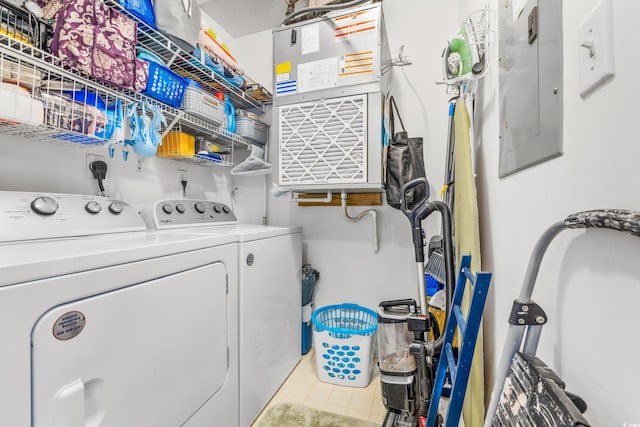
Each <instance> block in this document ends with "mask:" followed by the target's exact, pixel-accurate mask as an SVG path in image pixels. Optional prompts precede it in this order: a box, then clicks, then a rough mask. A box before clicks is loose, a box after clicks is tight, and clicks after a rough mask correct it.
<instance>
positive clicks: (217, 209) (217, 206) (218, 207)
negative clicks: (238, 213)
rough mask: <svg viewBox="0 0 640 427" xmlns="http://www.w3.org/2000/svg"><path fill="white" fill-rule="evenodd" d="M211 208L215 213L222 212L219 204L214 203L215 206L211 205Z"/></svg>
mask: <svg viewBox="0 0 640 427" xmlns="http://www.w3.org/2000/svg"><path fill="white" fill-rule="evenodd" d="M213 210H214V211H216V213H220V212H222V208H221V207H220V205H215V206H214V207H213Z"/></svg>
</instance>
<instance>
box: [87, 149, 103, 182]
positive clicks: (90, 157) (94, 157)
mask: <svg viewBox="0 0 640 427" xmlns="http://www.w3.org/2000/svg"><path fill="white" fill-rule="evenodd" d="M96 160H101V161H103V162H105V163H107V165H108V164H109V163H108V162H107V159H106V157H104V156H103V155H100V154H89V153H87V164H86V166H85V169H84V170H85V172H86V174H87V178H89V179H94V178H93V172H91V168H90V167H89V166H90V165H91V162H95V161H96Z"/></svg>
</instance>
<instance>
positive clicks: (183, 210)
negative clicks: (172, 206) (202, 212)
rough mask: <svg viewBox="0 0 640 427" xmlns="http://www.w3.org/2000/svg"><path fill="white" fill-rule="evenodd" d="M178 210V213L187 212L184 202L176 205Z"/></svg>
mask: <svg viewBox="0 0 640 427" xmlns="http://www.w3.org/2000/svg"><path fill="white" fill-rule="evenodd" d="M176 210H177V211H178V213H181V214H183V213H185V210H186V209H185V208H184V205H183V204H182V203H178V204H177V205H176Z"/></svg>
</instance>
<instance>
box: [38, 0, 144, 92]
mask: <svg viewBox="0 0 640 427" xmlns="http://www.w3.org/2000/svg"><path fill="white" fill-rule="evenodd" d="M47 6H49V10H48V13H49V14H51V15H52V16H55V20H56V23H55V26H54V28H55V30H54V35H53V38H52V40H51V44H50V49H51V52H52V53H53V54H55V55H57V56H58V57H59V58H60V59H62V60H63V62H64V63H65V64H66V65H68V66H69V67H71V68H74V69H76V70H78V71H80V72H82V73H85V74H88V75H90V76H92V77H94V78H96V79H97V80H99V81H101V82H104V83H107V84H110V85H112V86H116V87H120V88H124V89H129V90H132V91H134V92H140V91H141V90H143V89H145V87H146V86H147V80H148V75H149V64H148V63H147V62H146V61H141V60H139V59H137V58H136V41H137V24H136V22H134V21H132V20H131V19H129V18H127V17H126V16H124V15H123V14H122V13H120V12H119V11H118V10H116V9H113V8H110V7H108V6H107V5H106V4H104V2H103V1H102V0H71V1H69V2H60V1H58V0H53V1H51V2H49V3H48V4H47ZM45 10H46V9H45Z"/></svg>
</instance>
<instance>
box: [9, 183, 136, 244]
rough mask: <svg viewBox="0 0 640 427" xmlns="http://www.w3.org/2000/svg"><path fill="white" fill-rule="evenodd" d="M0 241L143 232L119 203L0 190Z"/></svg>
mask: <svg viewBox="0 0 640 427" xmlns="http://www.w3.org/2000/svg"><path fill="white" fill-rule="evenodd" d="M0 225H1V227H0V242H12V241H18V240H33V239H48V238H60V237H76V236H87V235H93V234H109V233H120V232H125V231H141V230H145V229H146V226H145V223H144V221H143V219H142V217H141V216H140V214H139V213H138V212H137V211H136V210H135V209H134V208H133V207H131V206H130V205H128V204H127V203H125V202H122V201H120V200H114V199H110V198H108V197H100V196H85V195H80V194H56V193H29V192H19V191H0Z"/></svg>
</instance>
